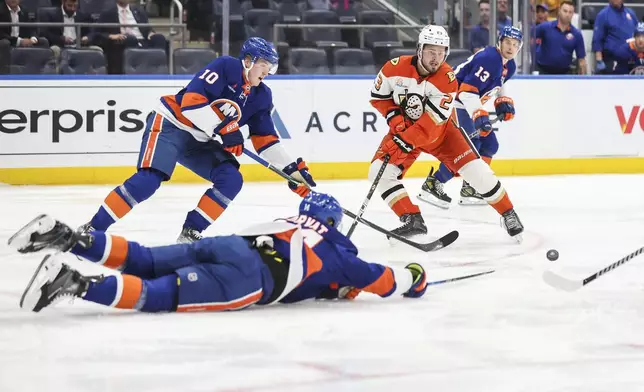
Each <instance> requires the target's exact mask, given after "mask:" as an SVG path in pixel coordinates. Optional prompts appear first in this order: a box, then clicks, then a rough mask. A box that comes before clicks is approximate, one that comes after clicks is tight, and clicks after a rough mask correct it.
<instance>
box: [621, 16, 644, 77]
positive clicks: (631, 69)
mask: <svg viewBox="0 0 644 392" xmlns="http://www.w3.org/2000/svg"><path fill="white" fill-rule="evenodd" d="M615 59H616V60H617V66H616V67H615V73H616V74H619V75H625V74H633V75H644V22H642V23H638V24H637V28H636V29H635V33H633V38H632V39H629V40H627V41H626V42H624V43H623V44H621V45H620V46H619V47H618V48H617V50H616V51H615Z"/></svg>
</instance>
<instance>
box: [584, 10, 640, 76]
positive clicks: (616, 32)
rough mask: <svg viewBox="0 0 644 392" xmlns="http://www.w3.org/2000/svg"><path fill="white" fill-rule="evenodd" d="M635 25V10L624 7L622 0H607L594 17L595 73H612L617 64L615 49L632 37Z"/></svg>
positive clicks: (593, 49)
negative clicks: (606, 3)
mask: <svg viewBox="0 0 644 392" xmlns="http://www.w3.org/2000/svg"><path fill="white" fill-rule="evenodd" d="M636 26H637V16H636V15H635V12H634V11H633V10H632V9H630V8H627V7H624V0H609V3H608V5H607V6H606V7H605V8H604V9H603V10H601V11H599V13H598V14H597V17H596V18H595V29H594V30H593V44H592V51H593V52H594V53H595V70H596V72H597V73H602V74H612V73H613V72H614V71H615V68H616V66H617V63H616V61H615V60H616V58H615V51H616V50H617V48H618V47H619V46H621V45H622V44H623V43H624V41H626V40H627V39H629V38H632V37H633V33H634V32H635V28H636Z"/></svg>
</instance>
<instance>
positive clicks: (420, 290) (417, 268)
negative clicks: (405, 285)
mask: <svg viewBox="0 0 644 392" xmlns="http://www.w3.org/2000/svg"><path fill="white" fill-rule="evenodd" d="M405 268H407V269H408V270H409V271H411V275H412V276H413V277H414V283H413V284H412V285H411V288H410V289H409V290H408V291H407V292H405V293H404V294H403V297H407V298H420V297H422V296H423V294H425V291H427V274H426V273H425V269H424V268H423V267H422V266H421V265H420V264H416V263H411V264H408V265H407V266H406V267H405Z"/></svg>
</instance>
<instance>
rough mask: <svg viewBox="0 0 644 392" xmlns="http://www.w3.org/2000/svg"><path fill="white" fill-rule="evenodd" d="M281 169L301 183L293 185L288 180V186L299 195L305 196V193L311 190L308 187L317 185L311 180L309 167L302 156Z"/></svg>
mask: <svg viewBox="0 0 644 392" xmlns="http://www.w3.org/2000/svg"><path fill="white" fill-rule="evenodd" d="M282 171H283V172H284V173H286V174H288V175H289V176H291V177H293V178H295V179H296V180H298V181H300V182H302V183H303V184H299V185H295V184H293V183H292V182H290V181H289V183H288V187H289V188H291V190H292V191H293V192H295V193H297V194H298V195H300V196H301V197H306V195H308V194H309V192H311V190H310V189H309V187H314V186H316V185H317V184H316V183H315V181H313V177H312V176H311V174H310V173H309V168H308V167H307V166H306V162H304V160H302V158H297V160H296V161H295V162H292V163H290V164H289V165H288V166H286V167H285V168H284V169H283V170H282ZM307 185H308V187H307Z"/></svg>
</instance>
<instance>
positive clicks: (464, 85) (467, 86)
mask: <svg viewBox="0 0 644 392" xmlns="http://www.w3.org/2000/svg"><path fill="white" fill-rule="evenodd" d="M458 92H459V93H463V92H467V93H475V94H478V93H479V89H478V88H476V87H474V86H472V85H471V84H468V83H461V86H460V87H459V89H458Z"/></svg>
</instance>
